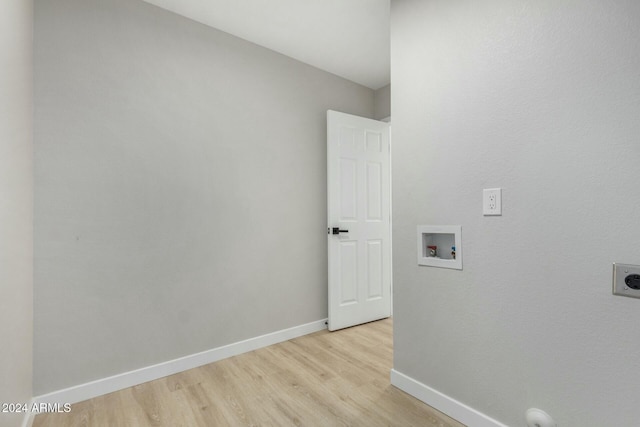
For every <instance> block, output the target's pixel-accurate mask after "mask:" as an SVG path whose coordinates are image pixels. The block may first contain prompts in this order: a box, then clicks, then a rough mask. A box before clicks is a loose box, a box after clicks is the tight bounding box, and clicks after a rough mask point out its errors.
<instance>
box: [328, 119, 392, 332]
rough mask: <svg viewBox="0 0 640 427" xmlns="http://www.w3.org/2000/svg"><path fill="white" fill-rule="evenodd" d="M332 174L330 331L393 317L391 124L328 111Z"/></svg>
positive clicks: (329, 203)
mask: <svg viewBox="0 0 640 427" xmlns="http://www.w3.org/2000/svg"><path fill="white" fill-rule="evenodd" d="M327 175H328V182H327V186H328V191H327V193H328V219H329V224H328V227H329V228H328V231H329V234H328V239H329V240H328V246H329V329H330V330H336V329H341V328H345V327H349V326H354V325H358V324H361V323H365V322H370V321H372V320H378V319H382V318H385V317H389V316H390V315H391V224H390V222H391V216H390V212H391V200H390V199H391V197H390V192H391V188H390V179H391V177H390V153H389V125H388V123H384V122H378V121H376V120H370V119H365V118H363V117H357V116H352V115H349V114H344V113H338V112H336V111H328V112H327ZM334 227H338V229H339V230H343V231H342V232H339V233H338V234H333V228H334Z"/></svg>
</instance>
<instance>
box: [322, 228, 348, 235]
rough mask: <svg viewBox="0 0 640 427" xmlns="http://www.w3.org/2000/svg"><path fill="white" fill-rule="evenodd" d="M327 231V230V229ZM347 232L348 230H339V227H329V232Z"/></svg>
mask: <svg viewBox="0 0 640 427" xmlns="http://www.w3.org/2000/svg"><path fill="white" fill-rule="evenodd" d="M327 231H329V230H328V229H327ZM348 232H349V230H340V227H333V228H332V229H331V234H340V233H348Z"/></svg>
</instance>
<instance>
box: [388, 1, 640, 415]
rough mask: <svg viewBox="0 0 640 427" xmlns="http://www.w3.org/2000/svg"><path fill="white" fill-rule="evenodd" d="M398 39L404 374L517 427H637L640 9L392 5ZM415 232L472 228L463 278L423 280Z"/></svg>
mask: <svg viewBox="0 0 640 427" xmlns="http://www.w3.org/2000/svg"><path fill="white" fill-rule="evenodd" d="M391 31H392V52H391V57H392V64H391V67H392V82H391V84H392V87H393V93H392V103H391V105H392V106H393V112H392V113H393V138H394V140H393V145H394V153H393V162H394V163H393V173H394V177H393V185H394V188H393V196H394V206H393V214H394V228H393V237H394V247H393V254H394V291H395V292H394V317H395V319H394V328H395V337H394V345H395V360H394V367H395V369H396V370H398V371H400V372H402V373H404V374H406V375H408V376H410V377H412V378H414V379H416V380H418V381H421V382H423V383H425V384H427V385H429V386H431V387H433V388H435V389H436V390H439V391H441V392H443V393H445V394H447V395H449V396H451V397H453V398H455V399H457V400H459V401H461V402H463V403H465V404H467V405H469V406H471V407H473V408H475V409H477V410H479V411H481V412H483V413H485V414H487V415H489V416H491V417H493V418H495V419H497V420H499V421H501V422H503V423H505V424H507V425H510V426H520V425H525V422H524V412H525V410H526V409H527V408H529V407H539V408H542V409H544V410H546V411H547V412H548V413H550V414H551V415H552V416H553V417H554V418H555V420H556V421H557V422H558V425H561V426H574V427H585V426H593V427H597V426H614V425H615V426H634V425H637V423H638V420H639V419H640V409H639V407H638V405H635V404H632V403H631V400H632V399H631V400H630V399H628V398H625V397H624V396H635V395H637V392H638V384H640V362H639V361H638V358H637V357H636V355H637V354H638V353H640V329H638V328H636V327H635V325H637V324H638V323H639V322H640V300H638V299H632V298H624V297H617V296H612V294H611V274H612V267H611V264H612V262H622V263H632V264H640V244H638V242H639V241H640V222H639V221H638V218H640V188H639V186H638V183H639V182H640V180H639V179H638V177H639V175H638V164H640V120H638V117H640V57H639V56H638V51H639V49H640V3H638V2H637V1H633V0H626V1H625V0H622V1H600V0H598V1H595V0H588V1H581V2H576V1H555V0H554V1H511V0H490V1H482V2H477V1H449V0H442V1H440V0H430V1H423V0H394V1H392V22H391ZM493 187H501V188H502V189H503V215H502V216H501V217H483V215H482V189H483V188H493ZM419 224H453V225H458V224H459V225H462V246H463V248H464V260H463V267H464V270H463V271H455V270H446V269H438V268H431V267H418V266H417V265H416V253H415V252H416V226H417V225H419Z"/></svg>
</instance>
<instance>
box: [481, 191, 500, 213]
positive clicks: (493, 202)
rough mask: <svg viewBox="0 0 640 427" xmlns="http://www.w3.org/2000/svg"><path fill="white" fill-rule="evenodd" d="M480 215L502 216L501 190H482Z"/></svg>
mask: <svg viewBox="0 0 640 427" xmlns="http://www.w3.org/2000/svg"><path fill="white" fill-rule="evenodd" d="M482 213H483V215H502V189H500V188H485V189H484V190H482Z"/></svg>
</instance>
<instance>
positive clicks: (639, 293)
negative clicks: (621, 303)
mask: <svg viewBox="0 0 640 427" xmlns="http://www.w3.org/2000/svg"><path fill="white" fill-rule="evenodd" d="M613 294H614V295H622V296H625V297H633V298H640V265H632V264H616V263H614V264H613Z"/></svg>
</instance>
